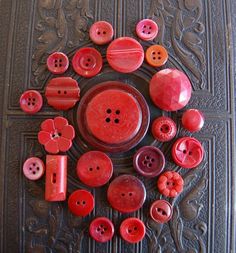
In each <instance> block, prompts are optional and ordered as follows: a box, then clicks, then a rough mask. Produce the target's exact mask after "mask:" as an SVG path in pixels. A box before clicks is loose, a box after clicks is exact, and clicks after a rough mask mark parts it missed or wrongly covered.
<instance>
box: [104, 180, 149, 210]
mask: <svg viewBox="0 0 236 253" xmlns="http://www.w3.org/2000/svg"><path fill="white" fill-rule="evenodd" d="M107 198H108V201H109V203H110V205H111V206H112V207H113V208H114V209H116V210H118V211H120V212H122V213H130V212H134V211H136V210H138V209H139V208H140V207H142V205H143V203H144V201H145V199H146V189H145V187H144V185H143V183H142V182H141V181H140V180H139V179H138V178H137V177H134V176H131V175H122V176H119V177H117V178H115V179H114V180H113V181H112V182H111V184H110V185H109V188H108V190H107Z"/></svg>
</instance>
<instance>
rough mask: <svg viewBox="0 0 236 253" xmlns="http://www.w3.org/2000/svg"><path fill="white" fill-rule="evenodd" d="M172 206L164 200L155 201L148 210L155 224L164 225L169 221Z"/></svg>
mask: <svg viewBox="0 0 236 253" xmlns="http://www.w3.org/2000/svg"><path fill="white" fill-rule="evenodd" d="M172 212H173V210H172V206H171V204H170V203H169V202H168V201H166V200H157V201H155V202H154V203H153V204H152V205H151V208H150V215H151V217H152V219H153V220H154V221H155V222H157V223H166V222H168V221H169V220H170V219H171V216H172Z"/></svg>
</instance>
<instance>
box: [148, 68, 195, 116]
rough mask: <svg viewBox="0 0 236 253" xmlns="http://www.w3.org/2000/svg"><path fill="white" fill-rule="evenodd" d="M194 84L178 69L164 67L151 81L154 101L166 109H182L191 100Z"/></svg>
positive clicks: (150, 91) (150, 88)
mask: <svg viewBox="0 0 236 253" xmlns="http://www.w3.org/2000/svg"><path fill="white" fill-rule="evenodd" d="M191 92H192V86H191V83H190V81H189V79H188V77H187V76H186V75H185V74H184V73H183V72H181V71H179V70H177V69H163V70H161V71H159V72H157V73H156V74H155V75H154V76H153V77H152V79H151V81H150V86H149V93H150V96H151V99H152V101H153V103H154V104H155V105H156V106H158V107H160V108H161V109H162V110H165V111H177V110H180V109H182V108H183V107H184V106H185V105H186V104H187V103H188V102H189V100H190V98H191Z"/></svg>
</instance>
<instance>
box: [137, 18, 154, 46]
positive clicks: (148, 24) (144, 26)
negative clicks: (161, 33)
mask: <svg viewBox="0 0 236 253" xmlns="http://www.w3.org/2000/svg"><path fill="white" fill-rule="evenodd" d="M136 33H137V35H138V37H139V38H140V39H142V40H146V41H147V40H153V39H155V37H156V36H157V33H158V26H157V24H156V22H154V21H153V20H151V19H143V20H141V21H139V22H138V24H137V26H136Z"/></svg>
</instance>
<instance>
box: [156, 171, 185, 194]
mask: <svg viewBox="0 0 236 253" xmlns="http://www.w3.org/2000/svg"><path fill="white" fill-rule="evenodd" d="M183 186H184V180H183V178H182V177H181V176H180V174H179V173H177V172H175V171H166V172H164V173H163V174H161V175H160V177H159V178H158V180H157V188H158V190H159V192H160V193H161V194H163V195H165V196H166V197H172V198H174V197H176V196H177V195H178V194H179V193H181V192H182V191H183Z"/></svg>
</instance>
